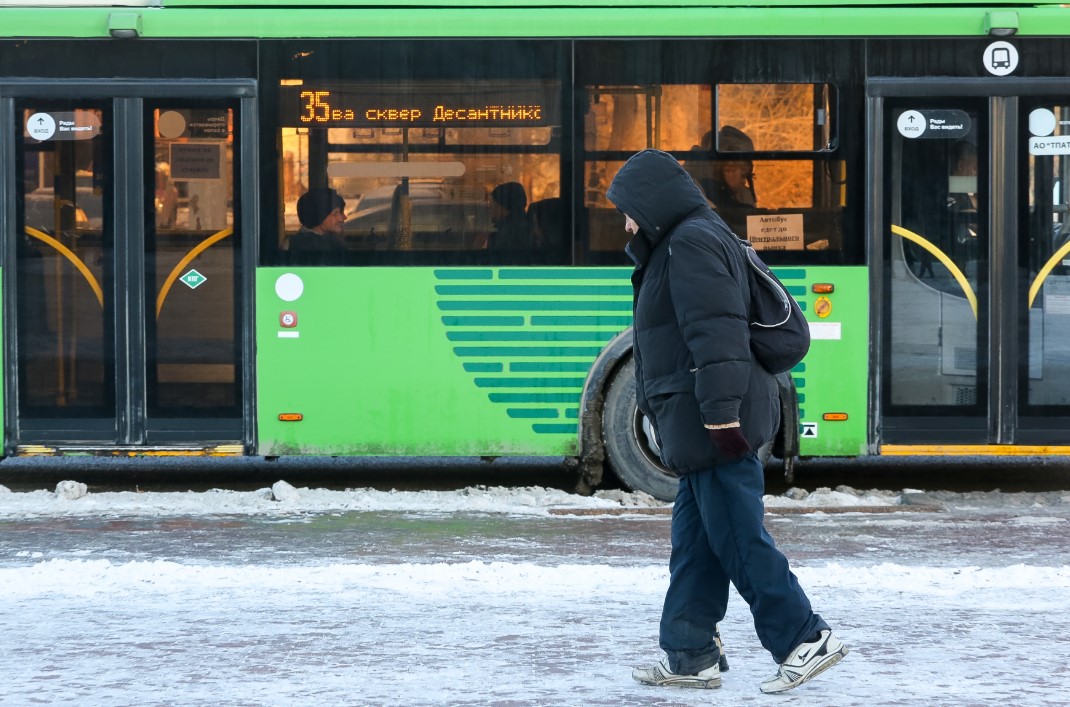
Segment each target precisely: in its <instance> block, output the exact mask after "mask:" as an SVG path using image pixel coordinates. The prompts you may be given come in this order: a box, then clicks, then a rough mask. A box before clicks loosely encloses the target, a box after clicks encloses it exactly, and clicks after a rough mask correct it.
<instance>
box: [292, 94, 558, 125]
mask: <svg viewBox="0 0 1070 707" xmlns="http://www.w3.org/2000/svg"><path fill="white" fill-rule="evenodd" d="M410 87H411V86H410ZM421 88H422V89H423V90H419V91H406V92H405V93H404V94H399V93H393V94H390V93H385V92H383V90H382V86H380V85H377V86H361V85H353V84H349V85H345V84H343V85H337V84H334V85H310V84H302V85H295V86H290V85H283V86H281V96H280V99H281V109H282V115H283V122H284V124H286V125H291V126H294V127H323V128H348V127H357V128H398V127H414V128H437V127H449V128H458V127H473V128H475V127H544V126H547V125H555V124H557V122H558V121H557V119H556V118H557V115H556V113H557V107H556V105H555V104H554V102H553V101H552V97H553V95H554V94H553V93H552V92H551V91H549V90H547V89H548V86H545V85H544V84H537V85H524V86H519V87H518V86H515V85H507V86H501V85H486V84H479V85H477V86H467V87H464V88H462V87H459V86H457V85H455V84H451V85H449V86H435V85H428V86H423V87H421Z"/></svg>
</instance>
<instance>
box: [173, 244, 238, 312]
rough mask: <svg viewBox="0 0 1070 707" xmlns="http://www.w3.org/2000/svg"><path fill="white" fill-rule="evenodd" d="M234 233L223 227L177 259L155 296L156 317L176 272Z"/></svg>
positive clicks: (176, 277) (176, 276)
mask: <svg viewBox="0 0 1070 707" xmlns="http://www.w3.org/2000/svg"><path fill="white" fill-rule="evenodd" d="M232 233H234V228H233V227H228V228H224V229H223V230H222V231H220V232H219V233H216V234H213V235H211V236H208V237H207V238H205V239H204V240H203V241H201V242H200V243H198V244H197V245H196V246H195V247H194V248H193V250H191V251H190V252H188V253H186V257H184V258H182V260H180V261H178V265H176V266H175V267H174V269H173V270H171V274H170V275H168V276H167V280H165V281H164V283H163V287H161V288H160V294H158V295H157V296H156V318H157V319H159V318H160V310H161V309H163V301H164V300H165V299H167V293H168V292H170V291H171V285H173V284H175V280H176V279H178V274H179V273H180V272H181V271H182V270H183V269H184V268H185V267H186V266H187V265H189V264H190V262H191V261H192V260H193V259H194V258H196V257H197V256H198V255H200V254H201V253H203V252H204V251H205V250H207V249H208V248H211V247H212V246H213V245H215V244H216V243H218V242H219V241H221V240H223V239H224V238H226V237H227V236H229V235H231V234H232Z"/></svg>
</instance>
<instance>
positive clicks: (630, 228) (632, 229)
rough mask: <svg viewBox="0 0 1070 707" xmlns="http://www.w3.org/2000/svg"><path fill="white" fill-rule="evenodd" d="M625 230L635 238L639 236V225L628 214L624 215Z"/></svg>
mask: <svg viewBox="0 0 1070 707" xmlns="http://www.w3.org/2000/svg"><path fill="white" fill-rule="evenodd" d="M624 230H625V231H627V232H628V233H630V234H632V235H633V236H634V235H638V234H639V224H637V223H636V222H635V219H633V218H632V217H631V216H629V215H628V214H624Z"/></svg>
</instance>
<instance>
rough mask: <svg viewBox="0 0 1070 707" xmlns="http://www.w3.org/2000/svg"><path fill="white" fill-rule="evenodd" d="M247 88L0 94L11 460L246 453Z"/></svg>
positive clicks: (54, 89) (58, 89)
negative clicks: (65, 452) (44, 454)
mask: <svg viewBox="0 0 1070 707" xmlns="http://www.w3.org/2000/svg"><path fill="white" fill-rule="evenodd" d="M243 93H248V94H251V93H252V90H251V87H245V86H207V87H201V88H200V90H198V89H197V88H193V89H191V88H190V87H188V86H185V87H181V88H178V87H174V88H170V87H167V86H166V85H162V86H161V85H156V86H147V85H146V86H137V85H131V84H127V85H125V86H121V87H119V86H108V85H103V84H99V83H98V84H93V85H86V86H80V85H77V84H74V85H71V84H64V85H62V86H55V85H45V86H32V85H26V84H20V85H16V86H3V85H0V96H3V98H2V99H0V100H2V101H3V107H4V110H5V113H6V115H5V120H6V121H8V124H9V125H11V126H13V128H14V129H12V130H7V129H5V130H4V133H5V134H6V135H8V136H10V137H6V138H5V140H8V144H6V145H5V150H4V153H6V154H8V155H10V158H9V159H8V160H5V162H6V164H5V165H4V169H5V170H6V171H7V174H5V180H4V183H5V184H6V185H7V186H6V187H5V192H6V193H5V194H4V198H5V199H6V200H7V204H8V205H9V208H7V209H6V211H7V214H8V215H7V218H6V220H5V226H6V227H5V230H4V234H5V238H6V239H7V242H6V251H5V259H6V262H7V263H9V264H11V263H13V264H14V267H11V266H10V265H9V266H8V267H6V268H5V269H4V286H5V302H4V304H5V319H4V324H5V334H6V337H5V338H6V341H7V342H8V343H7V349H6V354H7V357H8V360H9V361H10V362H11V363H13V364H14V365H13V366H12V365H9V366H7V367H6V369H7V376H6V381H5V384H6V386H5V387H6V392H7V396H6V401H7V405H6V406H5V409H6V412H7V429H8V430H9V435H11V433H12V432H13V436H14V439H11V438H9V439H7V440H5V443H6V446H7V448H8V450H9V451H14V452H15V453H20V452H23V453H24V452H32V451H34V450H39V449H40V448H41V447H45V448H47V447H56V448H63V447H89V448H93V447H99V448H104V449H110V448H117V449H124V448H133V449H134V451H147V449H148V448H152V449H161V450H163V449H169V448H175V449H177V450H178V451H183V450H185V451H189V450H205V449H214V450H217V451H231V452H240V451H241V450H242V449H243V448H244V446H245V445H246V444H247V443H248V440H249V438H250V433H249V431H248V424H247V422H246V417H247V416H246V415H244V414H243V409H244V408H245V402H244V401H245V398H246V396H245V391H246V390H247V389H248V388H249V381H248V380H247V375H248V374H247V372H246V369H247V368H248V366H247V365H246V361H248V360H249V358H250V356H249V352H248V351H247V348H246V345H244V344H243V341H245V340H247V339H251V337H246V336H243V330H244V329H245V328H246V327H247V326H249V325H248V322H247V321H246V316H245V314H244V312H245V310H246V308H245V307H243V302H244V300H245V298H246V294H245V293H246V289H247V285H246V282H245V280H246V276H245V271H246V270H247V269H248V268H247V266H246V265H244V262H245V258H244V256H243V248H242V244H243V241H245V242H248V241H249V240H250V239H244V238H243V230H244V229H243V228H242V214H243V211H242V201H243V199H242V196H243V192H242V182H241V178H240V175H241V174H243V173H248V172H246V171H244V170H241V169H239V167H240V164H241V163H242V161H243V159H247V158H243V157H242V155H243V152H242V147H241V146H242V144H243V140H245V139H246V136H245V135H243V130H242V126H243V124H244V123H243V108H244V107H245V104H243V99H242V98H241V96H242V94H243ZM202 94H204V95H202ZM60 96H62V97H60ZM72 96H73V97H72ZM6 177H10V178H9V179H8V178H6ZM139 448H140V450H139Z"/></svg>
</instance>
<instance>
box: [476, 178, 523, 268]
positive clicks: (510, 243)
mask: <svg viewBox="0 0 1070 707" xmlns="http://www.w3.org/2000/svg"><path fill="white" fill-rule="evenodd" d="M527 205H528V195H527V192H526V191H524V187H523V185H521V184H519V183H517V182H506V183H505V184H499V185H498V186H496V187H494V189H493V190H491V192H490V220H491V222H492V223H493V224H494V231H493V232H492V233H491V234H490V236H489V237H488V238H487V251H489V252H490V253H492V254H500V253H504V252H514V253H515V252H517V251H530V250H531V248H532V244H533V242H534V238H533V235H532V231H531V222H530V221H529V220H528V214H527Z"/></svg>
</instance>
